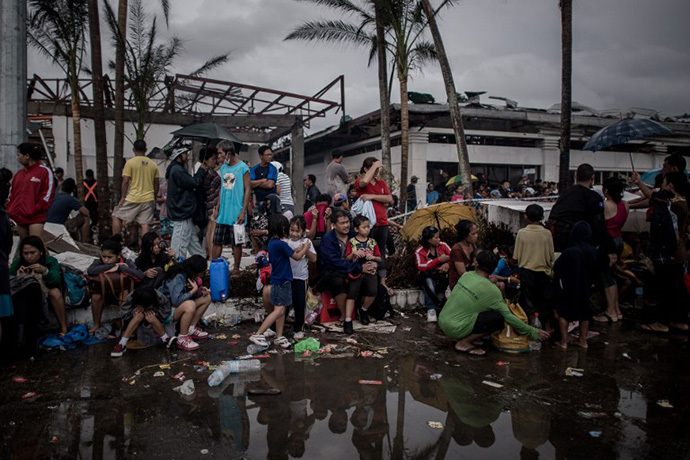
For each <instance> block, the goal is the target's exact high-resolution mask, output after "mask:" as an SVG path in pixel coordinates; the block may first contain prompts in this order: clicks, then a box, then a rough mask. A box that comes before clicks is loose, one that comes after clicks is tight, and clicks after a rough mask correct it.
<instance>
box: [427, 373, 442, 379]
mask: <svg viewBox="0 0 690 460" xmlns="http://www.w3.org/2000/svg"><path fill="white" fill-rule="evenodd" d="M441 377H443V374H431V375H430V376H429V378H430V379H431V380H439V379H440V378H441Z"/></svg>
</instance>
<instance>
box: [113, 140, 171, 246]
mask: <svg viewBox="0 0 690 460" xmlns="http://www.w3.org/2000/svg"><path fill="white" fill-rule="evenodd" d="M133 147H134V148H133V152H134V157H133V158H130V159H129V160H127V163H125V169H124V170H123V171H122V190H121V192H120V202H119V203H118V205H117V206H116V207H115V210H114V211H113V235H117V234H119V233H122V226H123V222H124V223H125V224H127V223H130V222H137V223H138V224H139V225H141V234H142V235H144V234H146V233H148V231H149V229H150V225H151V223H152V222H153V218H154V212H155V210H156V201H155V200H156V195H158V166H157V165H156V163H155V162H154V161H153V160H151V159H149V158H147V157H146V142H144V141H143V140H141V139H140V140H137V141H134V146H133ZM128 190H129V192H128ZM178 254H179V253H178Z"/></svg>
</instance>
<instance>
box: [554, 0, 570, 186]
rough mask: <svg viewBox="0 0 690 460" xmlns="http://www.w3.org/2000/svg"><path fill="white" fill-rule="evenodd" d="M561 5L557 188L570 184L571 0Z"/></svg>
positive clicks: (561, 2) (562, 1)
mask: <svg viewBox="0 0 690 460" xmlns="http://www.w3.org/2000/svg"><path fill="white" fill-rule="evenodd" d="M559 4H560V7H561V54H562V57H561V59H562V61H561V142H560V145H559V148H560V156H559V166H558V189H559V190H560V191H561V192H562V191H564V190H565V189H566V188H567V187H568V186H569V185H570V121H571V120H570V118H571V103H572V80H573V0H560V2H559Z"/></svg>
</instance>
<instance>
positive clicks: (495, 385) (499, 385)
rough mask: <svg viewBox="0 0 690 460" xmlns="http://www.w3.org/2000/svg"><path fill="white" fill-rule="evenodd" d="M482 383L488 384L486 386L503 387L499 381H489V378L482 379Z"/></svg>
mask: <svg viewBox="0 0 690 460" xmlns="http://www.w3.org/2000/svg"><path fill="white" fill-rule="evenodd" d="M482 383H483V384H484V385H488V386H490V387H493V388H503V385H501V384H500V383H496V382H491V381H489V380H484V381H482Z"/></svg>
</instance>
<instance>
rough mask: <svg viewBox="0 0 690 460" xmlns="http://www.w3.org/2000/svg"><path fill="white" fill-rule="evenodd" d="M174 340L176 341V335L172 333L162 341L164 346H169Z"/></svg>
mask: <svg viewBox="0 0 690 460" xmlns="http://www.w3.org/2000/svg"><path fill="white" fill-rule="evenodd" d="M175 342H177V336H176V335H173V336H172V337H168V340H167V341H166V342H163V343H164V344H165V348H170V347H172V346H173V344H174V343H175Z"/></svg>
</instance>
